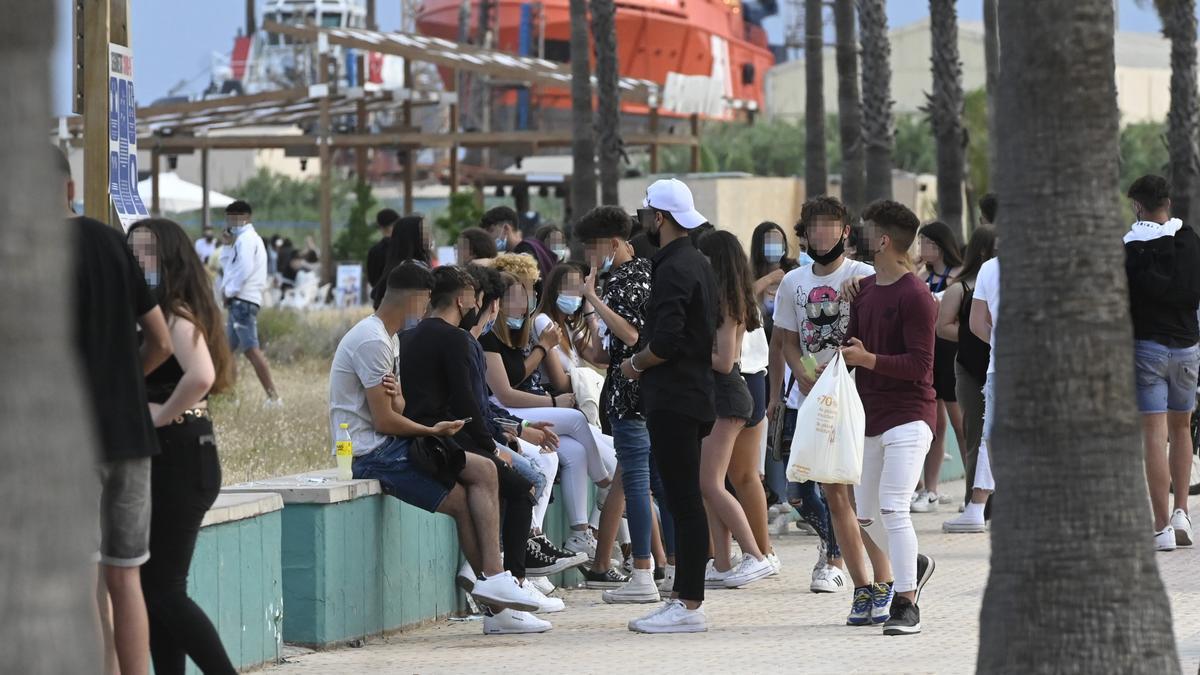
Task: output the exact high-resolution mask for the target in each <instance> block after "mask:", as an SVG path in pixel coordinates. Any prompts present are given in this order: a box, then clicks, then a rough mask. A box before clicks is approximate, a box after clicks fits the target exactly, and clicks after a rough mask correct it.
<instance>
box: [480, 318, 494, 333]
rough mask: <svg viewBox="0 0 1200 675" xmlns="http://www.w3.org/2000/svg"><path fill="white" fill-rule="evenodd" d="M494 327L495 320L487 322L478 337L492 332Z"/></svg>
mask: <svg viewBox="0 0 1200 675" xmlns="http://www.w3.org/2000/svg"><path fill="white" fill-rule="evenodd" d="M495 325H496V320H495V319H492V320H491V321H489V322H487V324H486V325H484V327H483V332H482V333H480V335H487V334H488V333H490V332H492V326H495Z"/></svg>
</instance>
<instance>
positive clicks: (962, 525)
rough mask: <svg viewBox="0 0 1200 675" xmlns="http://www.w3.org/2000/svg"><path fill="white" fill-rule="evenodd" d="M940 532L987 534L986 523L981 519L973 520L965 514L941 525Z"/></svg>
mask: <svg viewBox="0 0 1200 675" xmlns="http://www.w3.org/2000/svg"><path fill="white" fill-rule="evenodd" d="M942 532H946V533H948V534H969V533H974V532H987V521H986V520H984V519H983V518H978V519H976V518H974V517H972V516H970V515H968V514H967V513H966V512H963V513H960V514H959V515H958V516H956V517H954V518H951V519H950V520H947V521H946V522H944V523H942Z"/></svg>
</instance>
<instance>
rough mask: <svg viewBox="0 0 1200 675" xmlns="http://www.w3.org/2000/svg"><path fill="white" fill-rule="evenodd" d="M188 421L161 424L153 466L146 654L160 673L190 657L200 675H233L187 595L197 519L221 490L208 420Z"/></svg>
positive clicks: (145, 577) (179, 668) (171, 674)
mask: <svg viewBox="0 0 1200 675" xmlns="http://www.w3.org/2000/svg"><path fill="white" fill-rule="evenodd" d="M186 419H187V421H186V422H184V423H182V424H173V425H171V426H169V427H163V428H161V429H159V430H158V443H159V446H160V447H161V448H162V454H161V455H159V456H157V457H155V458H154V459H153V462H152V464H151V481H152V482H151V484H150V495H151V504H152V509H153V511H152V514H151V516H150V560H149V561H148V562H147V563H146V564H145V565H142V592H143V593H144V594H145V596H146V611H147V614H148V615H149V619H150V656H151V658H152V659H153V661H154V672H155V673H157V674H158V675H176V674H179V675H182V673H183V671H184V666H185V664H186V661H187V659H186V657H188V656H190V657H191V658H192V661H195V662H196V665H197V666H198V667H199V668H200V670H201V671H202V672H204V673H236V672H237V670H236V669H235V668H234V667H233V664H232V663H231V662H230V661H229V656H228V655H227V654H226V653H225V648H224V647H223V646H222V645H221V638H220V636H219V635H217V631H216V629H215V628H214V627H213V625H212V622H210V621H209V620H208V617H207V616H205V615H204V611H203V610H201V609H200V607H199V606H198V605H196V603H195V602H193V601H192V599H191V598H189V597H188V595H187V578H188V568H189V567H190V566H191V564H192V553H193V552H194V551H195V549H196V537H197V536H198V535H199V534H200V521H202V520H203V519H204V514H205V513H206V512H207V511H208V509H209V507H211V506H212V504H213V502H214V501H216V499H217V493H218V492H220V490H221V465H220V462H219V460H218V459H217V445H216V442H215V441H214V438H213V427H212V422H211V421H210V420H206V419H194V418H186Z"/></svg>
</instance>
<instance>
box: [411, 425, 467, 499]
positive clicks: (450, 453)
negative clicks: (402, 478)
mask: <svg viewBox="0 0 1200 675" xmlns="http://www.w3.org/2000/svg"><path fill="white" fill-rule="evenodd" d="M408 458H409V460H410V461H412V463H413V465H414V466H416V467H418V468H420V469H421V470H423V471H425V472H426V473H428V474H429V475H430V476H432V477H433V479H434V480H436V481H437V482H439V483H441V484H442V485H445V486H446V487H448V488H453V487H454V483H455V481H457V480H458V474H460V473H462V470H463V468H464V467H465V466H466V465H467V455H466V453H465V452H464V451H463V449H462V447H461V446H460V445H459V444H458V443H456V442H455V441H454V439H453V438H450V437H448V436H418V437H417V438H414V439H413V442H412V446H411V447H410V448H409V449H408Z"/></svg>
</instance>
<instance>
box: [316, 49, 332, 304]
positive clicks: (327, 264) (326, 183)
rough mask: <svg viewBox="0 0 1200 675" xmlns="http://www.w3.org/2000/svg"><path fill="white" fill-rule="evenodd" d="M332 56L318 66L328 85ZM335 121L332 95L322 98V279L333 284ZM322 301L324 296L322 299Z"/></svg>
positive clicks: (323, 79) (320, 139)
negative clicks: (332, 138) (330, 104)
mask: <svg viewBox="0 0 1200 675" xmlns="http://www.w3.org/2000/svg"><path fill="white" fill-rule="evenodd" d="M330 65H331V59H330V57H329V55H328V54H322V55H321V59H320V66H319V73H318V77H319V81H320V82H321V83H323V84H329V68H330ZM331 127H332V121H331V118H330V114H329V96H328V95H326V96H323V97H322V98H321V115H320V119H319V121H318V131H317V133H318V136H319V137H320V138H319V139H318V141H319V143H320V144H319V145H318V150H319V152H320V161H321V195H320V212H321V282H322V283H326V284H331V283H333V194H332V193H333V166H332V164H333V156H332V155H333V153H332V152H331V150H332V148H331V147H330V145H329V140H330V137H331V135H332V128H331ZM320 301H321V302H322V303H323V302H324V301H325V298H321V299H320Z"/></svg>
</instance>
